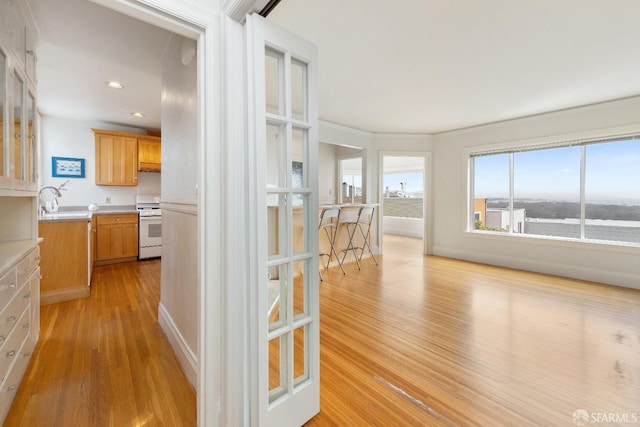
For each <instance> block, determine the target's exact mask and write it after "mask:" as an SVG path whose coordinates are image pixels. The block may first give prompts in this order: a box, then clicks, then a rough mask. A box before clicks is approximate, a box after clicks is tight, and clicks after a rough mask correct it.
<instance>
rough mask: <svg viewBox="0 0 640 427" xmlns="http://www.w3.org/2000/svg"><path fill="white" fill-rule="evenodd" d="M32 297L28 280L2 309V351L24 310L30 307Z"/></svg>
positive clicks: (0, 326) (0, 339) (0, 317)
mask: <svg viewBox="0 0 640 427" xmlns="http://www.w3.org/2000/svg"><path fill="white" fill-rule="evenodd" d="M30 299H31V287H30V286H29V283H28V282H27V283H25V284H24V285H22V287H21V288H20V291H19V292H17V293H16V295H15V296H14V297H13V299H12V300H11V302H10V303H9V304H8V305H7V306H6V307H5V309H4V310H2V311H0V351H1V350H2V349H4V346H5V343H6V341H8V339H9V334H10V333H11V331H12V330H13V328H14V327H15V326H16V325H17V324H18V320H19V319H20V318H21V317H22V314H23V313H24V311H25V310H27V308H28V307H29V300H30Z"/></svg>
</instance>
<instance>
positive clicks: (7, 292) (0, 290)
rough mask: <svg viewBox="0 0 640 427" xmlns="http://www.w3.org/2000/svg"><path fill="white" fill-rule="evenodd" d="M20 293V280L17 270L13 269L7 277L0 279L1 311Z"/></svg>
mask: <svg viewBox="0 0 640 427" xmlns="http://www.w3.org/2000/svg"><path fill="white" fill-rule="evenodd" d="M17 291H18V278H17V277H16V269H15V268H12V269H11V270H9V271H8V272H7V273H6V274H5V275H3V276H2V277H0V310H2V309H3V308H4V307H5V306H6V305H7V304H8V303H9V301H11V297H13V296H14V295H15V293H16V292H17Z"/></svg>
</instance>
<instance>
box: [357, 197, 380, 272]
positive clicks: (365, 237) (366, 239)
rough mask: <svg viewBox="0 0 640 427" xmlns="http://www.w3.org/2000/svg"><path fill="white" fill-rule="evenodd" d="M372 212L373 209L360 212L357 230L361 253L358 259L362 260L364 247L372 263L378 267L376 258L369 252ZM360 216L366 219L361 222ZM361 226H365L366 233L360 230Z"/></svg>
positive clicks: (368, 208)
mask: <svg viewBox="0 0 640 427" xmlns="http://www.w3.org/2000/svg"><path fill="white" fill-rule="evenodd" d="M373 212H374V208H373V207H367V208H364V209H363V211H362V212H361V216H360V217H359V218H358V228H359V229H360V234H361V235H362V238H363V243H362V248H361V249H362V251H361V252H360V259H361V260H362V256H363V255H364V248H365V247H366V248H367V249H369V253H370V254H371V258H373V262H375V263H376V265H378V260H377V259H376V256H375V255H374V254H373V251H372V250H371V244H370V240H371V239H370V237H371V223H373ZM362 215H364V216H366V217H367V219H366V220H364V221H363V220H362ZM363 224H366V230H367V232H366V233H365V232H364V230H363V228H362V226H363Z"/></svg>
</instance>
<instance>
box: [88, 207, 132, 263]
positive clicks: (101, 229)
mask: <svg viewBox="0 0 640 427" xmlns="http://www.w3.org/2000/svg"><path fill="white" fill-rule="evenodd" d="M137 257H138V214H137V213H132V214H99V215H96V262H97V263H102V264H105V263H106V262H104V261H120V260H122V261H125V260H130V259H131V260H132V259H135V258H137ZM101 261H102V262H101Z"/></svg>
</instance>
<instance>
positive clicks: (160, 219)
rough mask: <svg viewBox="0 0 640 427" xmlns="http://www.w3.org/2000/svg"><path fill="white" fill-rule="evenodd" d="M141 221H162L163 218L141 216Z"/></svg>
mask: <svg viewBox="0 0 640 427" xmlns="http://www.w3.org/2000/svg"><path fill="white" fill-rule="evenodd" d="M140 221H162V217H161V216H141V217H140Z"/></svg>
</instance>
